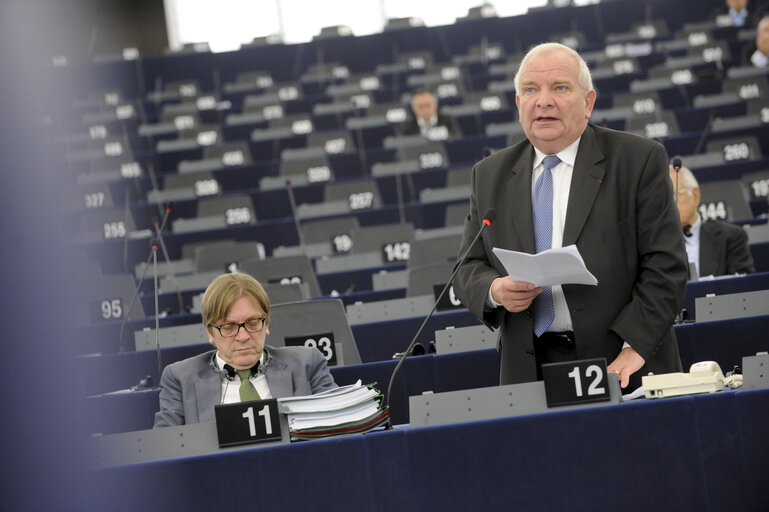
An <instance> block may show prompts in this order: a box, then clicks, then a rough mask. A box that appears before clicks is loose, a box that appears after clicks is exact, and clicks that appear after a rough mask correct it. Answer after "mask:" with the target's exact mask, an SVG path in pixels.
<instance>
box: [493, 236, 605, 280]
mask: <svg viewBox="0 0 769 512" xmlns="http://www.w3.org/2000/svg"><path fill="white" fill-rule="evenodd" d="M494 254H495V255H496V256H497V258H499V261H501V262H502V265H504V266H505V270H507V274H508V275H509V276H510V277H511V278H513V280H514V281H526V282H529V283H532V284H534V285H535V286H553V285H557V284H588V285H593V286H595V285H597V284H598V280H597V279H596V278H595V276H594V275H593V274H591V273H590V271H589V270H588V269H587V267H586V266H585V262H584V261H583V260H582V255H580V253H579V250H577V246H576V245H569V246H567V247H562V248H558V249H548V250H547V251H542V252H541V253H539V254H528V253H525V252H517V251H508V250H506V249H500V248H499V247H495V248H494Z"/></svg>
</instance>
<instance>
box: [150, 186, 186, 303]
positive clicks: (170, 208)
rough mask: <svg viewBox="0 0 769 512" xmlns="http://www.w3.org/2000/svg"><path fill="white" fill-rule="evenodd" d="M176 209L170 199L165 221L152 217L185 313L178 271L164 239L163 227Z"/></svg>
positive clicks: (156, 234) (178, 299) (177, 297)
mask: <svg viewBox="0 0 769 512" xmlns="http://www.w3.org/2000/svg"><path fill="white" fill-rule="evenodd" d="M173 210H174V202H173V201H169V202H168V204H167V205H166V212H165V214H164V215H163V221H162V222H160V223H158V219H157V217H155V218H153V219H152V226H153V227H154V228H155V236H156V237H157V239H158V241H159V242H160V249H161V250H162V251H163V257H164V258H165V260H166V264H167V265H168V273H169V276H170V278H171V282H172V283H173V285H174V288H175V289H176V300H177V301H178V303H179V313H184V301H183V300H182V290H181V288H179V282H178V281H177V280H176V272H174V268H173V262H172V261H171V258H169V257H168V249H166V242H165V240H164V239H163V228H165V226H166V223H167V222H168V217H169V216H170V215H171V212H172V211H173Z"/></svg>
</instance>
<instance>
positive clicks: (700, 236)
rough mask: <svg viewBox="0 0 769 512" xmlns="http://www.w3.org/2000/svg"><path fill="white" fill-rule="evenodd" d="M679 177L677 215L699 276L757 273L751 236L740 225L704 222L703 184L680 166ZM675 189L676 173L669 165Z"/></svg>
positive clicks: (689, 171)
mask: <svg viewBox="0 0 769 512" xmlns="http://www.w3.org/2000/svg"><path fill="white" fill-rule="evenodd" d="M679 172H680V175H679V176H678V213H679V214H680V216H681V227H682V229H683V232H684V241H685V242H686V253H687V255H688V256H689V261H690V262H694V263H695V264H696V266H697V272H698V274H699V275H700V276H710V275H713V276H720V275H729V274H737V273H739V274H750V273H752V272H755V268H754V267H753V258H752V257H751V255H750V249H749V248H748V234H747V233H746V232H745V230H744V229H742V228H741V227H739V226H735V225H734V224H729V223H728V222H721V221H719V220H707V221H704V222H703V220H702V218H701V217H700V214H699V212H698V211H697V207H699V205H700V185H699V183H697V179H696V178H695V177H694V174H693V173H692V171H691V170H689V169H688V168H686V167H681V170H680V171H679ZM670 179H671V180H672V181H673V190H675V186H676V172H675V170H674V169H673V166H670Z"/></svg>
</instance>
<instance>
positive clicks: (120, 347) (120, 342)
mask: <svg viewBox="0 0 769 512" xmlns="http://www.w3.org/2000/svg"><path fill="white" fill-rule="evenodd" d="M153 240H154V239H153ZM154 252H155V250H154V249H150V255H149V257H148V258H147V261H145V262H144V271H143V272H142V275H141V277H140V278H139V282H138V283H137V284H136V287H135V288H134V294H133V297H131V301H130V302H129V303H128V308H126V313H125V315H123V322H122V323H121V324H120V334H119V335H118V352H119V353H122V352H125V347H124V346H123V331H124V330H125V326H126V323H127V322H128V316H129V315H130V314H131V309H132V308H133V306H134V302H135V301H136V297H138V296H139V290H140V289H141V287H142V284H144V278H145V277H146V276H147V271H148V270H149V268H150V261H152V255H153V254H154Z"/></svg>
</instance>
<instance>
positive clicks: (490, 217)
mask: <svg viewBox="0 0 769 512" xmlns="http://www.w3.org/2000/svg"><path fill="white" fill-rule="evenodd" d="M496 215H497V212H496V210H493V209H489V210H488V211H487V212H486V215H485V216H484V219H483V222H482V223H481V229H479V230H478V233H476V235H475V238H473V241H472V242H470V245H468V246H467V250H465V253H464V254H463V255H462V257H461V258H460V259H459V261H458V262H457V265H456V266H455V267H454V272H453V273H452V274H451V277H450V278H449V280H448V282H447V283H446V286H444V287H443V290H441V293H440V295H438V299H436V301H435V303H434V304H433V307H432V309H431V310H430V312H429V313H428V314H427V316H426V317H425V319H424V321H423V322H422V325H421V326H420V327H419V330H418V331H417V333H416V334H415V335H414V337H413V338H412V339H411V343H409V346H408V347H407V348H406V350H405V351H404V352H403V354H402V355H401V358H400V359H399V360H398V364H397V365H395V369H394V370H393V372H392V374H391V375H390V383H389V384H388V386H387V396H386V401H385V406H386V408H387V409H389V408H390V397H391V396H392V388H393V382H395V376H396V375H397V374H398V371H399V370H400V369H401V366H403V363H404V362H405V361H406V357H408V355H409V354H410V353H411V351H412V350H413V349H414V346H415V345H416V343H417V339H418V338H419V335H420V334H422V331H423V330H424V328H425V326H426V325H427V322H428V321H429V320H430V318H432V316H433V313H435V310H436V309H437V307H438V304H439V303H440V302H441V299H443V295H444V294H445V293H446V292H447V291H448V290H449V288H450V287H451V284H452V283H453V282H454V278H455V277H456V275H457V272H459V268H460V267H461V266H462V263H464V261H465V259H466V258H467V255H468V254H469V253H470V250H471V249H472V248H473V246H474V245H475V243H476V242H477V241H478V239H479V238H480V237H481V235H482V234H483V232H484V230H485V229H486V228H487V227H489V226H490V225H491V223H492V222H493V221H494V218H495V217H496ZM390 429H392V419H391V418H388V420H387V430H390Z"/></svg>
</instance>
